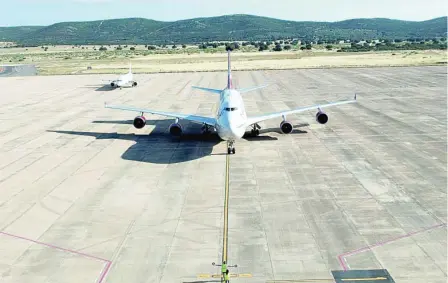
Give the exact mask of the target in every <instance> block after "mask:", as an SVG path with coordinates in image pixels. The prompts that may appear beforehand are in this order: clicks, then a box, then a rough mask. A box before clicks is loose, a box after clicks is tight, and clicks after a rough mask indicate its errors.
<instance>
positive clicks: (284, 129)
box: [280, 121, 292, 134]
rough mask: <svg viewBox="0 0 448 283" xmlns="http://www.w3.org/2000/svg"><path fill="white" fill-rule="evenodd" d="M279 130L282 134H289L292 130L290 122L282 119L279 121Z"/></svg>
mask: <svg viewBox="0 0 448 283" xmlns="http://www.w3.org/2000/svg"><path fill="white" fill-rule="evenodd" d="M280 130H281V131H282V133H284V134H290V133H291V132H292V124H291V123H289V122H288V121H283V122H281V123H280Z"/></svg>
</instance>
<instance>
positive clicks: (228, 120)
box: [215, 89, 247, 141]
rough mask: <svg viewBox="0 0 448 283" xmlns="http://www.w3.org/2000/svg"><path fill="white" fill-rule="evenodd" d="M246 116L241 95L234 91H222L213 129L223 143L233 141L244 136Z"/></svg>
mask: <svg viewBox="0 0 448 283" xmlns="http://www.w3.org/2000/svg"><path fill="white" fill-rule="evenodd" d="M246 122H247V115H246V110H245V107H244V102H243V99H242V97H241V94H240V93H239V92H238V91H237V90H235V89H224V90H223V91H222V92H221V94H220V100H219V107H218V111H217V113H216V125H215V129H216V131H217V133H218V136H219V137H220V138H221V139H223V140H225V141H235V140H238V139H241V138H242V137H243V136H244V133H245V132H246V128H247V124H246Z"/></svg>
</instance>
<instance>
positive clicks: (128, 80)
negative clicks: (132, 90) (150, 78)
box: [110, 63, 137, 89]
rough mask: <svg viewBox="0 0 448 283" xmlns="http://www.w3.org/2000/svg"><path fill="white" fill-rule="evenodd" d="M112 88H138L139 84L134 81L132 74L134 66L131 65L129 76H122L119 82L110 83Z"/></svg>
mask: <svg viewBox="0 0 448 283" xmlns="http://www.w3.org/2000/svg"><path fill="white" fill-rule="evenodd" d="M110 86H111V87H119V88H120V89H121V88H122V87H134V86H137V82H136V81H134V74H132V66H131V63H129V72H128V73H127V74H124V75H121V76H119V77H118V79H117V80H113V81H110Z"/></svg>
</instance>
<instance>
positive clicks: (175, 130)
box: [170, 123, 183, 137]
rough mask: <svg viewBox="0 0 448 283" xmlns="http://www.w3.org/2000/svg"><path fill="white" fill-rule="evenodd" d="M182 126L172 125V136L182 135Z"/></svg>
mask: <svg viewBox="0 0 448 283" xmlns="http://www.w3.org/2000/svg"><path fill="white" fill-rule="evenodd" d="M182 131H183V130H182V126H181V125H180V124H179V123H173V124H171V125H170V134H172V135H173V136H176V137H179V136H181V135H182Z"/></svg>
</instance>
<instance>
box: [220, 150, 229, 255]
mask: <svg viewBox="0 0 448 283" xmlns="http://www.w3.org/2000/svg"><path fill="white" fill-rule="evenodd" d="M229 168H230V158H229V154H227V155H226V181H225V195H224V233H223V239H222V262H224V261H225V262H226V263H227V246H228V243H227V240H228V232H229V226H228V224H229V223H228V222H229Z"/></svg>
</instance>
